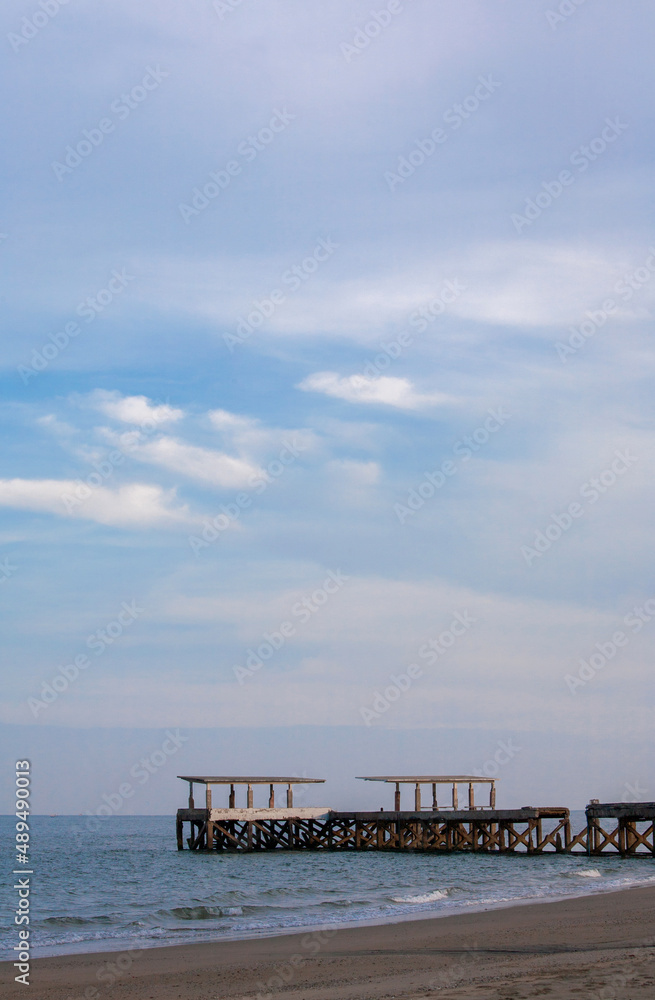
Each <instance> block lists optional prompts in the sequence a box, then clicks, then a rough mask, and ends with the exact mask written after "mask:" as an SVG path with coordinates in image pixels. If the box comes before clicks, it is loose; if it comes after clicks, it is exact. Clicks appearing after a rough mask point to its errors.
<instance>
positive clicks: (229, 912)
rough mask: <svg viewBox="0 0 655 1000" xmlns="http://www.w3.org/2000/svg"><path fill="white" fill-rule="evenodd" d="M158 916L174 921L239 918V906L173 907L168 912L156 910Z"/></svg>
mask: <svg viewBox="0 0 655 1000" xmlns="http://www.w3.org/2000/svg"><path fill="white" fill-rule="evenodd" d="M157 914H158V916H161V917H175V919H176V920H220V919H221V918H222V917H240V916H241V915H242V914H243V910H242V909H241V907H240V906H225V907H221V906H174V907H173V908H172V909H170V910H158V911H157Z"/></svg>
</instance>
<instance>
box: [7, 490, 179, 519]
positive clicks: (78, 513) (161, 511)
mask: <svg viewBox="0 0 655 1000" xmlns="http://www.w3.org/2000/svg"><path fill="white" fill-rule="evenodd" d="M175 499H176V497H175V490H164V489H162V488H161V487H160V486H153V485H150V484H147V483H132V484H130V485H129V486H121V487H119V488H118V489H115V490H112V489H108V488H107V487H106V486H99V487H95V488H94V487H91V486H86V485H85V484H80V482H79V480H78V481H77V482H73V481H72V480H67V479H1V480H0V505H2V506H4V507H15V508H18V509H20V510H33V511H39V512H43V513H48V514H56V515H58V516H60V517H68V516H70V517H75V518H82V519H84V520H88V521H96V522H97V523H98V524H106V525H113V526H116V527H125V528H143V527H159V526H167V525H172V524H181V523H189V522H191V520H192V519H191V517H190V515H189V512H188V508H187V507H186V506H177V507H173V506H172V505H173V503H174V502H175Z"/></svg>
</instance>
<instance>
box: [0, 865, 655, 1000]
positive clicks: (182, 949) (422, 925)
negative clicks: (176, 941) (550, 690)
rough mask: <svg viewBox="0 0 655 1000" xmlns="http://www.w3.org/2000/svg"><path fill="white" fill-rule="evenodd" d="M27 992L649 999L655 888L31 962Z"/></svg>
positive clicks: (116, 999)
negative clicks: (324, 929)
mask: <svg viewBox="0 0 655 1000" xmlns="http://www.w3.org/2000/svg"><path fill="white" fill-rule="evenodd" d="M646 864H648V862H646ZM2 971H3V975H2V985H1V986H0V997H16V996H20V995H23V996H25V995H28V994H27V993H23V992H22V991H23V989H24V987H23V986H21V985H20V984H18V983H15V982H14V981H13V976H14V969H13V968H12V966H11V964H10V963H7V962H5V963H2ZM29 995H31V996H38V997H39V1000H110V998H111V1000H180V998H183V1000H217V998H228V1000H237V998H244V1000H245V998H256V997H258V996H259V997H262V998H263V997H274V998H294V1000H342V998H343V1000H369V998H371V1000H373V998H375V1000H385V998H387V997H389V998H391V997H393V998H396V1000H401V998H403V1000H409V998H425V997H441V998H444V1000H450V998H461V1000H464V998H466V1000H468V998H476V1000H527V998H534V997H546V998H549V1000H573V998H578V1000H579V998H594V1000H622V998H625V1000H654V998H655V887H653V888H651V887H647V888H639V889H628V890H623V891H621V892H614V893H599V894H597V895H595V896H586V897H582V898H578V899H570V900H560V901H558V902H553V903H539V904H529V905H525V906H513V907H509V908H506V909H496V910H487V911H485V912H482V913H466V914H460V915H455V916H449V917H442V918H437V919H433V918H430V919H427V920H412V921H405V922H402V923H397V924H386V925H384V926H379V927H369V926H367V927H358V928H354V929H345V930H339V931H333V930H332V931H328V932H320V931H316V932H307V933H303V934H293V935H284V936H279V937H273V938H259V939H257V940H251V941H222V942H220V943H216V944H196V945H180V946H177V947H165V948H152V949H146V950H143V951H134V952H113V953H109V952H107V953H104V954H95V955H70V956H64V957H59V958H43V959H36V960H34V961H33V963H32V971H31V987H30V988H29Z"/></svg>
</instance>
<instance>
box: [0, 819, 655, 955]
mask: <svg viewBox="0 0 655 1000" xmlns="http://www.w3.org/2000/svg"><path fill="white" fill-rule="evenodd" d="M84 821H85V817H81V818H79V817H76V816H56V817H47V816H37V817H33V819H32V855H31V862H32V865H31V867H32V868H33V869H34V872H35V874H34V875H33V876H32V886H33V897H32V923H31V928H32V938H33V943H34V945H35V948H34V954H35V955H36V956H39V955H55V954H68V953H72V952H80V951H106V950H120V949H123V948H127V947H130V946H140V947H154V946H156V945H163V944H183V943H185V942H194V941H212V940H219V939H221V938H239V937H243V938H246V937H251V936H255V935H266V934H275V933H279V932H281V931H284V930H285V929H299V928H310V929H311V928H315V927H326V926H329V927H331V926H336V925H338V924H342V925H343V924H353V923H356V922H358V921H375V922H381V923H382V922H387V921H393V920H397V919H398V918H402V917H408V916H428V915H429V916H438V915H440V914H445V913H452V912H456V911H460V912H461V911H465V910H468V909H481V908H484V907H488V906H493V905H497V904H503V903H507V902H510V901H512V900H528V899H535V900H544V899H553V898H556V897H558V896H571V895H586V894H588V893H593V892H602V891H607V890H609V889H617V888H623V887H627V886H631V885H642V884H646V883H649V882H650V883H654V882H655V859H653V858H644V859H639V858H626V859H620V858H610V857H607V858H590V859H588V858H586V857H571V856H562V855H560V856H557V857H554V856H551V857H548V856H546V857H534V858H527V857H519V856H507V855H505V856H499V857H493V856H484V855H476V856H471V855H468V854H450V855H428V854H411V853H407V854H377V853H371V854H363V853H359V854H355V853H328V852H325V853H320V852H316V853H309V852H307V853H305V852H298V853H290V852H289V853H287V852H283V851H278V852H272V853H270V854H244V855H241V856H236V855H206V854H192V853H191V852H189V851H186V850H185V851H183V852H178V851H177V850H176V847H175V820H174V818H173V817H167V816H146V817H137V816H126V817H109V818H107V819H105V820H104V821H103V822H102V823H101V825H100V829H99V830H98V832H95V833H91V832H88V831H86V830H85V829H84V826H83V823H84ZM0 823H1V824H2V833H3V840H4V842H5V843H7V841H9V843H11V838H12V835H13V818H12V817H0ZM572 825H573V828H574V829H575V830H576V831H577V830H578V829H582V827H583V825H584V814H583V813H574V814H572ZM5 858H7V853H6V852H5ZM9 863H10V864H12V861H11V855H9ZM7 867H8V866H5V868H7ZM12 867H13V865H12ZM1 881H2V889H3V894H4V895H5V906H6V910H5V912H10V913H11V912H13V910H14V909H15V905H16V903H15V896H16V893H15V892H14V891H13V890H12V889H11V887H12V885H13V883H14V876H12V875H10V874H7V873H6V872H3V873H2V879H1ZM7 901H8V902H7ZM15 943H16V932H15V929H14V928H13V927H10V928H9V929H7V926H6V923H5V926H4V927H3V929H2V931H1V932H0V947H1V950H2V958H10V957H12V953H11V950H10V949H11V947H12V946H13V945H14V944H15Z"/></svg>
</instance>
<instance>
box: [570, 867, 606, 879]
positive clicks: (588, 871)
mask: <svg viewBox="0 0 655 1000" xmlns="http://www.w3.org/2000/svg"><path fill="white" fill-rule="evenodd" d="M575 874H576V875H578V876H579V877H580V878H602V875H601V873H600V872H599V871H598V869H597V868H584V869H583V870H582V871H580V872H576V873H575Z"/></svg>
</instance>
